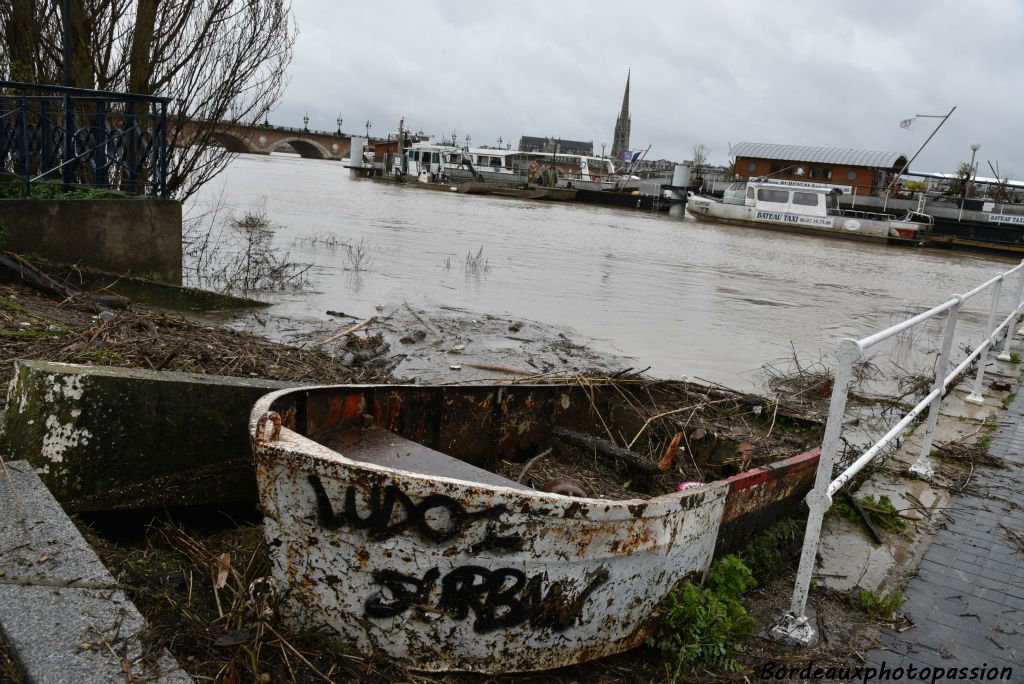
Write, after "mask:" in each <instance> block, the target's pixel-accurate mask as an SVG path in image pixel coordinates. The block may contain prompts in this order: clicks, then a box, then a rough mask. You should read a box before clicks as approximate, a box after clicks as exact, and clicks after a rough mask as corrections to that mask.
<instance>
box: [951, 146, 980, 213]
mask: <svg viewBox="0 0 1024 684" xmlns="http://www.w3.org/2000/svg"><path fill="white" fill-rule="evenodd" d="M980 149H981V143H980V142H972V143H971V168H969V169H968V170H967V178H965V179H964V180H963V181H962V183H963V187H962V188H960V214H959V215H958V216H957V217H956V220H957V221H959V220H961V219H962V218H963V217H964V202H966V201H967V186H968V184H972V183H974V155H976V154H977V153H978V150H980Z"/></svg>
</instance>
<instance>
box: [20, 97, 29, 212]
mask: <svg viewBox="0 0 1024 684" xmlns="http://www.w3.org/2000/svg"><path fill="white" fill-rule="evenodd" d="M18 120H19V125H18V135H19V141H18V147H19V148H20V150H19V152H18V156H19V161H20V162H21V163H20V164H19V166H21V175H22V176H23V177H24V178H25V195H26V196H28V197H31V196H32V184H31V181H30V180H29V179H30V178H32V174H31V173H30V172H29V166H28V108H27V106H26V105H25V94H24V93H22V94H21V98H20V100H19V101H18Z"/></svg>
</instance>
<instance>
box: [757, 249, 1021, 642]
mask: <svg viewBox="0 0 1024 684" xmlns="http://www.w3.org/2000/svg"><path fill="white" fill-rule="evenodd" d="M1016 273H1020V279H1019V282H1018V283H1017V291H1016V295H1015V297H1014V299H1013V307H1012V310H1011V311H1010V313H1009V314H1008V315H1007V316H1006V318H1004V319H1003V321H1002V322H1001V323H999V325H996V324H995V321H996V316H997V314H998V309H999V299H1000V296H1001V295H1002V287H1003V281H1005V280H1006V279H1007V278H1009V277H1010V276H1012V275H1014V274H1016ZM990 288H991V289H992V303H991V305H990V307H989V314H988V322H987V324H986V326H985V335H986V337H985V339H984V340H983V341H982V342H981V343H980V344H979V345H978V347H977V348H976V349H975V350H974V351H973V352H971V354H970V355H968V356H967V358H966V359H964V360H963V361H962V362H960V364H958V365H957V366H956V368H954V369H953V370H952V371H950V372H948V373H947V371H948V370H949V365H950V353H951V350H952V347H953V338H954V336H955V334H956V326H957V321H958V320H959V318H960V311H961V308H962V307H963V305H964V303H965V302H967V301H968V300H969V299H972V298H974V297H977V296H978V295H980V294H981V293H982V292H984V291H986V290H988V289H990ZM1022 296H1024V262H1021V263H1020V264H1018V265H1017V266H1016V267H1014V268H1011V269H1010V270H1008V271H1006V272H1004V273H1000V274H999V275H997V276H996V277H994V278H992V279H991V280H988V281H987V282H985V283H982V284H981V285H979V286H978V287H976V288H974V289H973V290H970V291H969V292H967V293H965V294H962V295H954V296H953V297H952V298H951V299H949V300H948V301H946V302H943V303H942V304H940V305H938V306H936V307H934V308H932V309H929V310H928V311H925V312H924V313H921V314H918V315H917V316H914V317H913V318H908V319H907V320H905V321H903V322H901V323H898V324H897V325H894V326H891V327H889V328H886V329H885V330H882V331H881V332H877V333H875V334H873V335H869V336H868V337H865V338H863V339H860V340H853V339H844V340H842V341H840V343H839V348H838V356H839V364H838V367H837V369H836V377H835V383H834V384H833V388H832V398H831V402H830V404H829V412H828V422H827V423H826V424H825V435H824V438H823V440H822V445H821V456H820V460H819V462H818V473H817V476H816V478H815V481H814V488H813V489H812V490H811V492H810V493H809V494H808V495H807V499H806V501H807V506H808V508H809V509H810V512H809V514H808V517H807V529H806V531H805V533H804V545H803V551H802V552H801V554H800V567H799V569H798V571H797V576H796V586H795V587H794V589H793V601H792V604H791V605H790V610H789V612H788V613H786V615H785V616H784V617H783V619H782V621H781V622H780V623H779V624H778V625H776V626H775V628H774V630H773V634H774V635H775V636H776V637H778V638H780V639H783V640H785V641H791V642H796V643H800V644H805V645H806V644H808V643H810V642H811V640H812V639H813V638H814V627H813V625H811V624H810V622H809V621H808V620H807V617H806V616H805V615H804V613H805V610H806V608H807V594H808V591H809V590H810V585H811V574H812V573H813V570H814V561H815V557H816V556H817V553H818V543H819V540H820V537H821V523H822V519H823V518H824V516H825V512H826V511H827V510H828V509H829V507H830V506H831V505H832V497H833V496H834V495H835V493H836V492H838V491H839V490H840V489H842V488H843V487H844V486H845V485H846V484H847V483H848V482H849V481H850V480H851V479H853V478H854V477H855V476H856V475H857V473H859V472H860V471H861V470H863V469H864V467H865V466H867V465H868V464H869V463H870V462H871V461H872V460H873V459H874V458H875V457H876V456H878V454H879V453H880V452H881V451H882V449H884V448H885V447H886V446H887V445H889V444H890V443H892V441H893V440H895V439H896V438H897V437H899V436H900V435H901V434H903V432H904V431H905V430H906V429H907V428H908V427H909V426H910V425H911V423H913V422H914V420H915V419H916V418H917V417H918V416H919V415H920V414H921V413H923V412H924V410H925V408H927V409H928V418H927V423H926V426H925V432H924V436H923V442H922V445H921V453H920V456H919V457H918V459H917V461H916V462H915V463H914V464H913V465H912V466H911V468H910V470H911V472H913V473H914V474H916V475H918V476H921V477H924V478H930V477H931V476H932V475H934V468H933V467H932V465H931V462H930V459H929V454H930V453H931V450H932V437H933V433H934V431H935V423H936V421H937V420H938V416H939V406H940V404H941V403H942V397H943V395H944V394H945V390H946V388H947V387H949V384H950V383H951V382H953V381H954V379H955V378H957V377H958V376H959V375H960V374H961V373H963V372H964V371H965V370H966V369H967V368H968V367H969V366H970V365H971V363H973V362H974V361H975V360H977V362H978V373H977V375H976V376H975V378H974V385H973V388H972V391H971V393H970V394H969V395H968V396H967V397H966V401H968V402H971V403H973V404H981V403H982V402H983V401H984V399H983V397H982V394H981V391H982V381H983V380H984V376H985V364H986V363H987V362H988V352H989V350H990V349H991V348H992V347H993V346H994V345H995V343H996V339H997V338H998V336H999V335H1000V334H1001V333H1002V332H1003V331H1004V330H1005V331H1006V340H1005V343H1004V345H1003V350H1002V352H1001V353H1000V354H999V355H998V356H997V357H996V358H998V359H1000V360H1003V361H1009V360H1010V358H1011V356H1010V342H1011V340H1012V339H1013V334H1014V333H1013V327H1014V326H1015V325H1016V324H1017V320H1018V318H1019V317H1020V315H1021V312H1022V310H1024V301H1022V300H1021V298H1022ZM943 313H945V314H946V325H945V331H944V332H943V337H942V348H941V351H940V353H939V358H938V360H937V362H936V364H935V379H934V382H933V383H932V389H931V391H930V392H929V393H928V394H927V395H925V397H924V398H923V399H921V401H920V402H918V404H917V405H916V406H914V408H912V409H911V410H910V411H909V412H908V413H907V414H906V415H905V416H904V417H903V418H902V419H901V420H900V421H899V422H898V423H896V425H894V426H893V427H892V428H891V429H890V430H889V431H888V432H887V433H885V435H884V436H883V437H882V438H881V439H879V440H878V442H876V443H875V444H874V445H873V446H872V447H871V448H869V449H868V450H867V451H865V452H864V453H863V454H862V455H861V456H860V457H859V458H857V459H856V460H855V461H853V463H851V464H850V465H849V467H847V468H846V470H844V471H843V472H842V473H841V474H840V475H839V476H838V477H836V478H835V479H833V478H832V470H833V467H834V466H835V462H836V457H837V455H838V453H839V444H840V441H841V437H842V429H843V416H844V414H845V412H846V401H847V393H848V390H849V386H850V382H851V380H852V378H853V369H854V366H855V365H856V364H857V362H859V361H860V360H861V359H862V358H863V357H864V352H865V350H867V349H869V348H870V347H873V346H874V345H876V344H878V343H880V342H883V341H885V340H887V339H889V338H891V337H893V336H895V335H898V334H900V333H901V332H903V331H905V330H908V329H910V328H912V327H914V326H916V325H918V324H920V323H923V322H925V321H927V320H930V319H932V318H935V317H936V316H940V315H942V314H943ZM1018 333H1020V334H1024V328H1022V329H1021V330H1020V331H1018Z"/></svg>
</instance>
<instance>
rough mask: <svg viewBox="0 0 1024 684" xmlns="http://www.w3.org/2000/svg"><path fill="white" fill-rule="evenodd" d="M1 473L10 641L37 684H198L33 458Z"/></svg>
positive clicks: (2, 619) (1, 575) (2, 591)
mask: <svg viewBox="0 0 1024 684" xmlns="http://www.w3.org/2000/svg"><path fill="white" fill-rule="evenodd" d="M5 465H6V468H3V469H0V520H2V521H3V525H0V638H2V639H3V640H4V642H5V643H6V644H7V645H8V647H9V649H10V651H11V652H12V653H13V656H14V658H15V660H16V661H17V664H18V666H19V668H20V669H21V672H22V674H23V675H24V676H25V678H26V680H27V681H28V682H33V683H36V682H37V683H39V684H44V683H45V684H52V683H54V682H81V683H82V684H85V683H86V682H88V683H90V684H91V683H93V682H100V683H103V682H112V683H113V682H117V683H123V682H126V681H140V680H142V681H149V682H158V683H160V684H188V683H190V682H192V678H191V677H189V676H188V675H187V674H186V673H185V672H184V671H183V670H182V669H181V668H180V667H179V666H178V664H177V662H175V660H174V659H173V658H172V657H171V656H170V655H169V654H168V653H167V652H166V651H162V650H161V651H159V652H154V651H152V650H150V649H149V648H147V646H146V645H145V643H144V639H143V638H142V633H143V628H144V626H145V624H144V620H143V618H142V615H141V614H140V613H139V611H138V610H137V609H136V608H135V606H134V605H133V604H132V603H131V601H130V600H129V599H128V597H127V596H125V594H124V592H123V591H121V589H119V588H118V587H117V585H116V582H115V580H114V578H113V577H112V576H111V574H110V572H109V571H108V570H107V569H106V568H105V567H104V566H103V563H101V562H100V559H99V558H98V557H97V556H96V554H95V553H94V552H93V551H92V549H91V548H90V547H89V545H88V544H87V543H86V541H85V539H84V538H83V537H82V535H81V534H80V533H79V532H78V530H77V529H76V528H75V526H74V525H73V524H72V523H71V521H70V520H69V519H68V517H67V515H65V513H64V511H63V510H62V509H61V507H60V505H59V504H58V503H57V501H56V500H55V499H54V498H53V496H52V495H51V494H50V492H49V491H48V490H47V489H46V486H45V485H44V484H43V483H42V481H41V480H40V479H39V477H38V476H37V475H36V474H35V472H34V471H33V468H32V466H31V465H29V464H28V463H26V462H25V461H13V462H11V461H7V462H6V464H5Z"/></svg>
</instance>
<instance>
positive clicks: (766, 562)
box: [739, 518, 803, 578]
mask: <svg viewBox="0 0 1024 684" xmlns="http://www.w3.org/2000/svg"><path fill="white" fill-rule="evenodd" d="M802 532H803V525H802V524H801V521H798V520H796V519H794V518H788V519H786V520H782V521H780V522H777V523H775V524H774V525H772V526H771V527H769V528H768V529H767V530H765V531H764V532H762V533H761V534H759V535H757V536H756V537H754V539H753V540H752V541H751V542H750V543H749V544H747V546H746V547H745V548H744V549H743V550H742V551H740V553H739V557H740V560H742V561H743V563H744V564H746V566H747V567H748V568H750V572H751V573H752V574H753V575H754V577H756V578H762V577H766V576H767V575H768V574H770V573H771V572H773V571H776V570H778V568H779V566H781V565H782V564H783V563H784V562H785V561H786V559H787V557H788V556H789V551H790V549H791V548H792V546H793V545H794V544H795V543H797V542H798V541H799V540H800V539H801V538H802V536H801V533H802Z"/></svg>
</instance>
